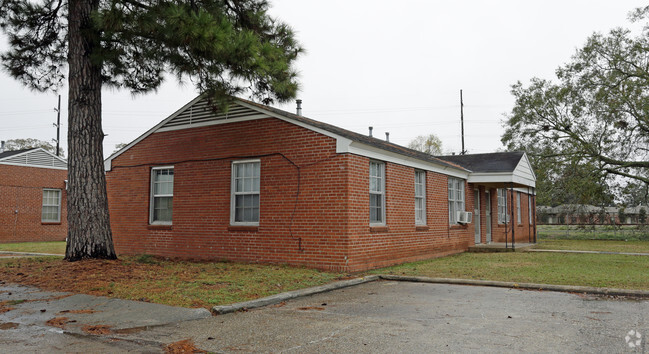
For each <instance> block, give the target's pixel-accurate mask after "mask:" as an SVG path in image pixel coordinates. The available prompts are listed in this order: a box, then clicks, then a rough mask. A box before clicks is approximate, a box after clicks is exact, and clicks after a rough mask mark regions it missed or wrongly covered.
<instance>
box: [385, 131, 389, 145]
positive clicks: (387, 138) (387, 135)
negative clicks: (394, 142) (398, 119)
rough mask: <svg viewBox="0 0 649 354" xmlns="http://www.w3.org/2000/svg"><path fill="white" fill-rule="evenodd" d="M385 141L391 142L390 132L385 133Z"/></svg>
mask: <svg viewBox="0 0 649 354" xmlns="http://www.w3.org/2000/svg"><path fill="white" fill-rule="evenodd" d="M385 141H387V142H388V143H389V142H390V132H385Z"/></svg>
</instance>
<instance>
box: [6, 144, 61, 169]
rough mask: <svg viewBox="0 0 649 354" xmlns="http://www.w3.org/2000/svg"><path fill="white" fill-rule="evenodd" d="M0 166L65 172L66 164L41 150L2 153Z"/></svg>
mask: <svg viewBox="0 0 649 354" xmlns="http://www.w3.org/2000/svg"><path fill="white" fill-rule="evenodd" d="M0 164H4V165H16V166H28V167H40V168H53V169H57V170H67V169H68V162H67V161H66V160H65V159H62V158H60V157H58V156H56V155H54V154H53V153H51V152H49V151H47V150H45V149H43V148H32V149H23V150H13V151H4V152H1V153H0Z"/></svg>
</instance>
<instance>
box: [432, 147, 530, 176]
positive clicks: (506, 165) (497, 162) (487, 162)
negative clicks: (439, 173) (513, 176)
mask: <svg viewBox="0 0 649 354" xmlns="http://www.w3.org/2000/svg"><path fill="white" fill-rule="evenodd" d="M524 154H525V153H524V152H522V151H515V152H493V153H488V154H470V155H450V156H440V158H441V159H444V160H446V161H451V162H454V163H456V164H458V165H460V166H463V167H465V168H467V169H469V170H471V171H472V172H512V171H514V169H516V166H518V163H519V162H520V160H521V158H522V157H523V155H524Z"/></svg>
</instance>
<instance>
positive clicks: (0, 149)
mask: <svg viewBox="0 0 649 354" xmlns="http://www.w3.org/2000/svg"><path fill="white" fill-rule="evenodd" d="M0 152H5V141H4V140H3V141H2V142H0Z"/></svg>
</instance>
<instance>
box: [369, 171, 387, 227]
mask: <svg viewBox="0 0 649 354" xmlns="http://www.w3.org/2000/svg"><path fill="white" fill-rule="evenodd" d="M370 225H385V164H384V163H383V162H377V161H370Z"/></svg>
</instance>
